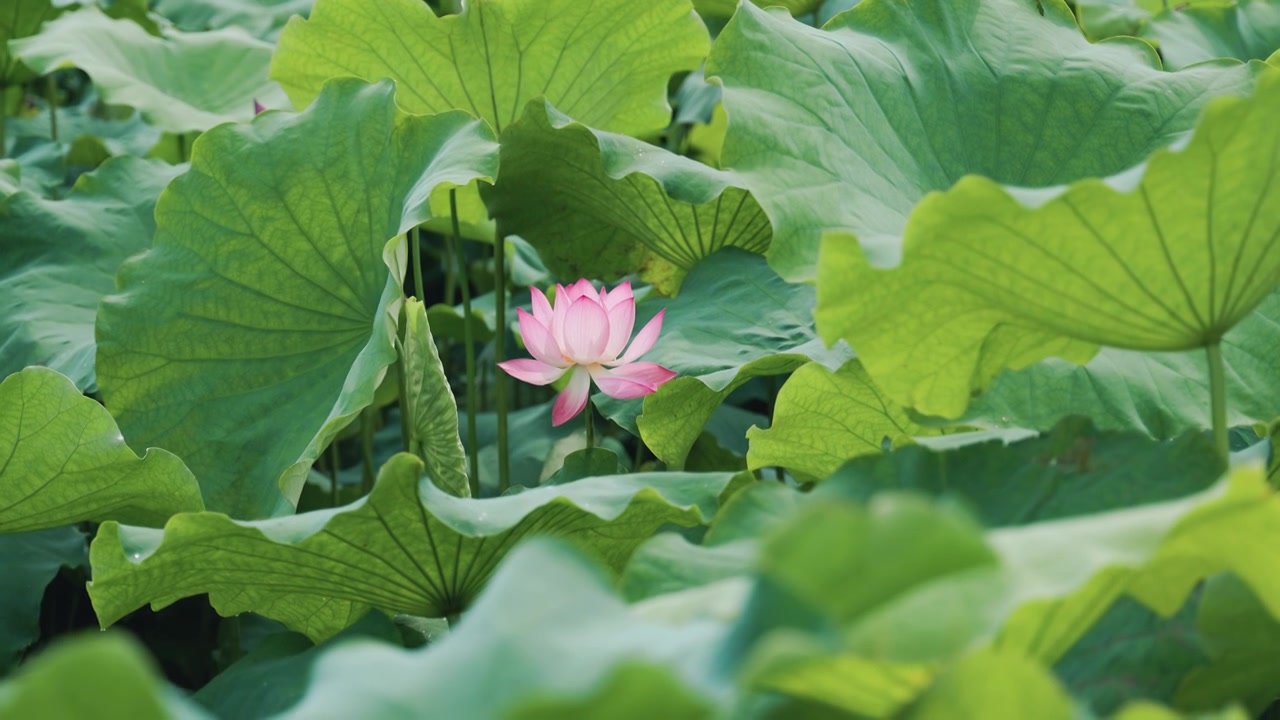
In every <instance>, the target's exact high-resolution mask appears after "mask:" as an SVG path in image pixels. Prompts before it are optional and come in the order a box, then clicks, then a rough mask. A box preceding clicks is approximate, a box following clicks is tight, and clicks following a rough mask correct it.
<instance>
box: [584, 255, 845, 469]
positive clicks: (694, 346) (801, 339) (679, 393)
mask: <svg viewBox="0 0 1280 720" xmlns="http://www.w3.org/2000/svg"><path fill="white" fill-rule="evenodd" d="M813 305H814V291H813V288H812V287H811V286H808V285H792V284H789V283H787V282H785V281H783V280H782V278H780V277H778V275H777V273H775V272H774V271H773V270H771V269H770V268H769V265H768V264H767V263H766V262H765V259H764V258H763V257H761V256H759V255H754V254H751V253H747V252H744V251H742V250H739V249H736V248H728V249H725V250H722V251H720V252H718V253H716V254H714V255H712V256H710V257H708V258H706V259H705V260H702V261H701V262H699V263H698V264H697V265H695V266H694V268H693V270H692V271H690V273H689V275H688V277H687V278H686V283H685V286H684V290H683V291H682V292H681V293H680V295H679V297H676V298H673V299H655V300H651V301H647V302H642V303H639V304H637V305H636V314H637V319H636V324H637V327H639V326H640V324H641V323H643V322H644V321H645V320H646V319H647V318H648V317H652V316H653V315H656V314H657V313H658V311H659V310H662V309H663V308H665V309H666V311H667V314H666V317H665V319H664V320H663V325H662V334H661V336H660V337H659V338H658V342H657V343H656V344H655V345H654V346H653V349H652V350H650V351H649V352H648V353H647V354H646V355H645V356H644V359H645V360H647V361H652V362H656V363H659V364H661V365H664V366H666V367H668V368H671V369H672V370H674V371H676V372H677V373H679V374H680V377H678V378H676V379H674V380H672V381H670V382H668V383H666V384H664V385H663V386H662V387H660V388H658V391H657V392H656V393H653V394H652V395H649V396H648V397H646V398H645V399H644V401H643V405H641V401H638V400H636V401H625V402H624V401H616V400H611V399H608V398H606V397H604V396H603V395H597V397H596V398H595V399H594V401H595V403H596V406H597V407H599V408H600V409H601V411H602V412H603V413H604V414H605V415H607V416H608V417H610V418H612V419H614V420H616V421H618V422H620V423H621V424H623V426H624V427H625V426H630V425H633V424H634V425H635V426H638V428H639V432H640V436H641V437H643V438H644V441H645V443H646V444H647V445H648V446H649V449H650V450H652V451H653V454H654V455H657V456H658V457H659V458H661V459H662V460H664V461H666V462H667V463H668V464H669V465H673V466H676V465H679V464H680V463H683V462H684V458H685V456H686V455H687V454H688V452H689V448H691V447H692V446H693V443H694V441H695V440H697V438H698V435H699V434H700V433H701V432H702V430H703V427H704V426H705V425H706V423H707V420H708V419H710V417H711V415H712V413H714V412H715V409H716V407H718V406H719V405H720V403H721V402H723V401H724V399H725V398H726V397H728V396H729V394H730V393H732V392H733V391H734V390H735V389H737V388H738V387H740V386H741V385H742V384H743V383H745V382H747V381H748V380H750V379H751V378H753V377H760V376H767V375H782V374H786V373H789V372H791V371H793V370H795V369H796V368H798V367H800V366H801V365H804V364H805V363H807V362H809V361H810V360H812V361H815V362H818V363H820V364H822V365H823V366H825V367H827V368H829V369H832V370H834V369H836V368H838V367H840V366H841V365H843V364H844V363H845V361H846V360H848V359H849V358H850V357H852V353H851V352H850V351H849V348H848V347H847V346H845V345H843V344H837V345H836V346H835V347H833V348H830V349H828V348H827V347H825V345H824V344H823V342H822V340H820V339H819V338H818V337H817V336H816V335H815V334H814V329H813V320H812V312H813ZM641 407H643V414H640V415H639V417H636V416H637V414H638V413H639V411H640V409H641ZM632 418H634V421H633V420H632Z"/></svg>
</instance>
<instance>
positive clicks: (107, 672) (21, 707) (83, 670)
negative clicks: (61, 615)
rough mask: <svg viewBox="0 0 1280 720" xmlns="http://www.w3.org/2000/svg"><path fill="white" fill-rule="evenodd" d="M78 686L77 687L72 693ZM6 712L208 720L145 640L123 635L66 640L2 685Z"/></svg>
mask: <svg viewBox="0 0 1280 720" xmlns="http://www.w3.org/2000/svg"><path fill="white" fill-rule="evenodd" d="M68 688H74V691H73V692H71V691H68ZM0 715H3V716H4V717H13V718H81V717H104V716H110V717H121V718H125V717H127V718H131V719H133V720H207V719H209V718H211V716H210V715H209V714H207V713H205V712H204V711H203V710H201V709H200V708H199V707H197V706H196V705H193V704H192V703H191V702H189V701H188V700H186V698H184V697H182V695H181V693H179V692H178V691H177V690H176V689H174V688H173V687H172V686H169V685H168V684H166V683H165V682H164V680H163V679H161V676H160V673H159V672H158V669H157V668H156V667H155V664H154V662H153V661H152V660H151V658H150V657H149V656H148V655H147V651H146V649H145V648H143V647H142V645H141V643H139V642H138V641H137V640H134V639H133V638H132V637H130V636H129V635H126V634H123V633H111V634H108V635H103V634H100V633H95V634H91V635H89V634H86V635H80V636H77V637H74V638H69V639H66V640H62V641H60V642H59V643H58V644H56V645H54V646H53V647H51V648H49V650H48V651H47V652H44V653H41V654H40V656H39V657H37V658H36V659H34V660H32V661H31V663H30V664H28V665H26V666H24V667H23V668H22V669H21V670H19V671H18V672H17V673H15V674H14V675H13V677H11V678H9V679H8V680H7V681H5V682H4V683H0Z"/></svg>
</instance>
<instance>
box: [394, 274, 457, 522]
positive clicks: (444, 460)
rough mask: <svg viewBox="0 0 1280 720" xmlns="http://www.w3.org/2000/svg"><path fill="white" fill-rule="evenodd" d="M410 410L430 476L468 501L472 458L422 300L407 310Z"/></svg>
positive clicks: (412, 429) (407, 407) (406, 373)
mask: <svg viewBox="0 0 1280 720" xmlns="http://www.w3.org/2000/svg"><path fill="white" fill-rule="evenodd" d="M404 317H405V324H404V342H403V344H402V346H401V355H400V357H401V360H402V361H403V363H404V399H405V407H403V408H401V409H400V411H401V412H404V413H407V414H408V417H409V437H410V439H411V441H412V442H413V444H414V447H415V448H416V449H418V450H417V451H418V452H419V454H420V455H421V457H422V459H423V460H424V461H426V463H427V474H428V475H429V476H431V479H432V480H433V481H435V483H436V484H437V485H439V486H440V488H441V489H443V490H445V491H446V492H448V493H450V494H452V495H458V496H460V497H469V496H470V494H471V488H470V486H469V485H468V484H467V455H466V451H465V450H463V449H462V439H461V438H460V437H459V436H458V402H457V400H455V399H454V397H453V390H452V389H451V388H450V387H449V378H448V377H447V376H446V375H445V373H444V365H443V364H442V363H441V362H440V353H439V351H438V350H436V341H435V338H434V337H432V336H431V326H430V325H429V324H428V323H427V311H426V308H424V307H423V305H422V303H421V302H419V301H418V300H417V299H411V300H409V301H408V302H406V303H405V306H404Z"/></svg>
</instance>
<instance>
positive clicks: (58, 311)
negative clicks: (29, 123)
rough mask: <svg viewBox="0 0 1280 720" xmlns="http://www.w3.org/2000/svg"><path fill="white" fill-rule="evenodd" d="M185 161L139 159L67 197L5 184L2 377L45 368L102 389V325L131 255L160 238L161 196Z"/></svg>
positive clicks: (0, 218)
mask: <svg viewBox="0 0 1280 720" xmlns="http://www.w3.org/2000/svg"><path fill="white" fill-rule="evenodd" d="M180 171H181V168H176V167H173V166H171V165H169V164H167V163H163V162H159V161H150V160H140V159H137V158H119V159H115V160H109V161H108V162H106V163H104V164H103V165H102V167H101V168H99V169H98V170H97V171H95V172H93V173H91V174H88V175H82V176H81V177H80V179H79V180H77V181H76V184H75V187H73V188H72V190H71V193H70V195H68V196H67V197H66V198H65V199H63V200H47V199H44V198H41V197H39V196H38V195H36V194H35V193H32V192H30V191H26V190H19V191H17V192H14V193H12V194H10V195H8V196H7V197H4V191H3V190H0V236H3V237H4V242H3V243H0V268H3V269H0V306H3V307H5V308H7V309H8V311H7V312H6V313H5V314H4V315H3V316H0V377H3V376H6V375H8V374H10V373H14V372H17V371H19V370H21V369H22V368H24V367H26V366H28V365H44V366H46V367H50V368H53V369H54V370H57V371H58V372H61V373H62V374H64V375H66V376H68V377H70V378H71V380H72V381H73V382H75V384H76V385H77V386H78V387H79V388H80V389H82V390H92V389H93V388H94V387H95V386H96V381H95V379H94V372H93V360H94V339H93V325H94V320H95V318H96V317H97V314H98V301H99V300H101V299H102V296H103V295H105V294H107V293H109V292H111V291H112V290H114V289H115V272H116V269H117V268H118V267H119V266H120V263H122V262H124V260H125V258H127V257H129V256H130V255H133V254H135V253H139V252H142V251H143V250H145V249H147V248H148V247H149V246H150V245H151V236H152V234H153V233H154V232H155V220H154V219H153V218H152V212H153V209H154V208H155V202H156V198H157V197H158V196H159V195H160V191H161V190H162V189H164V186H165V185H167V184H168V183H169V181H170V180H172V179H173V178H174V176H176V175H177V174H178V173H179V172H180Z"/></svg>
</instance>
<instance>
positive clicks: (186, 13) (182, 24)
mask: <svg viewBox="0 0 1280 720" xmlns="http://www.w3.org/2000/svg"><path fill="white" fill-rule="evenodd" d="M314 2H315V0H156V2H154V3H152V4H153V6H154V7H155V11H156V12H157V13H159V14H161V15H163V16H164V17H165V18H167V19H168V20H170V21H172V22H173V24H174V25H176V26H178V27H179V28H181V29H183V30H187V31H191V32H198V31H203V30H219V29H221V28H229V27H238V28H242V29H244V30H247V31H248V32H251V33H253V34H254V35H256V36H258V37H261V38H273V37H275V36H276V35H278V34H279V33H280V30H281V29H283V28H284V25H285V23H286V22H288V20H289V18H290V17H292V16H294V15H302V16H303V17H305V16H306V15H307V13H309V12H311V6H312V4H314Z"/></svg>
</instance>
